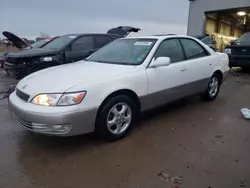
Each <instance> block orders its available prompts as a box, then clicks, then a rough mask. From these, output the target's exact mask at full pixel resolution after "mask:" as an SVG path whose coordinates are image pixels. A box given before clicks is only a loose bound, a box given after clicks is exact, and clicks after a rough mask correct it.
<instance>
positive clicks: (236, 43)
mask: <svg viewBox="0 0 250 188" xmlns="http://www.w3.org/2000/svg"><path fill="white" fill-rule="evenodd" d="M227 47H250V41H246V42H235V43H233V44H231V45H228V46H227Z"/></svg>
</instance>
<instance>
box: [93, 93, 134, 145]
mask: <svg viewBox="0 0 250 188" xmlns="http://www.w3.org/2000/svg"><path fill="white" fill-rule="evenodd" d="M136 113H137V107H136V105H135V103H134V102H133V100H131V99H130V98H129V97H127V96H125V95H118V96H115V97H113V98H111V99H110V100H108V102H106V103H105V104H104V105H103V106H102V107H101V109H100V111H99V113H98V116H97V120H96V130H95V132H96V133H97V134H98V135H99V136H100V137H102V138H104V139H105V140H109V141H115V140H119V139H121V138H123V137H124V136H125V135H126V134H127V133H128V132H129V130H130V129H131V128H132V125H133V123H134V120H135V119H136V116H137V114H136Z"/></svg>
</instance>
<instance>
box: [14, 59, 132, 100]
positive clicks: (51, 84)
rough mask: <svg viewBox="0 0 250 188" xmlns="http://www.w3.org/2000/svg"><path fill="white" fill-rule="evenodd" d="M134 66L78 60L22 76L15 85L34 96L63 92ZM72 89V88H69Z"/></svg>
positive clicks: (125, 70)
mask: <svg viewBox="0 0 250 188" xmlns="http://www.w3.org/2000/svg"><path fill="white" fill-rule="evenodd" d="M134 67H135V66H128V65H127V66H126V65H114V64H105V63H96V62H91V61H79V62H76V63H70V64H66V65H60V66H57V67H52V68H47V69H44V70H41V71H38V72H35V73H33V74H30V75H29V76H27V77H25V78H23V79H22V80H21V81H20V82H19V83H18V85H17V88H18V89H20V90H21V91H23V92H25V93H27V94H29V95H31V96H34V95H37V94H39V93H63V92H65V91H67V90H69V89H70V88H73V87H74V86H78V85H81V87H83V88H82V89H83V90H84V89H87V88H85V87H87V85H89V84H90V85H91V84H96V83H98V82H103V81H105V80H112V79H114V78H115V77H118V76H121V75H125V74H126V72H128V71H131V70H133V69H134ZM71 91H72V90H71Z"/></svg>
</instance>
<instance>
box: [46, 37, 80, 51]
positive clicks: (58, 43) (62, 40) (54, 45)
mask: <svg viewBox="0 0 250 188" xmlns="http://www.w3.org/2000/svg"><path fill="white" fill-rule="evenodd" d="M74 38H76V36H70V35H64V36H61V37H58V38H56V39H54V40H53V41H51V42H49V43H48V44H46V45H45V46H44V47H43V48H45V49H60V48H63V47H64V46H66V45H67V44H68V43H69V42H70V41H72V40H74Z"/></svg>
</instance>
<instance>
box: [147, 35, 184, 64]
mask: <svg viewBox="0 0 250 188" xmlns="http://www.w3.org/2000/svg"><path fill="white" fill-rule="evenodd" d="M168 40H177V41H179V43H180V46H181V49H182V52H183V56H184V60H181V61H177V62H174V63H179V62H182V61H185V60H186V59H187V58H186V53H185V52H184V49H183V46H182V43H181V41H180V40H179V39H178V38H168V39H165V40H163V41H162V42H161V43H160V44H159V46H158V48H157V49H156V51H155V53H154V55H153V58H155V54H156V53H157V51H158V50H159V48H160V46H161V45H162V43H163V42H166V41H168ZM151 61H152V60H151ZM174 63H173V64H174ZM170 64H172V63H171V62H170Z"/></svg>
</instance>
